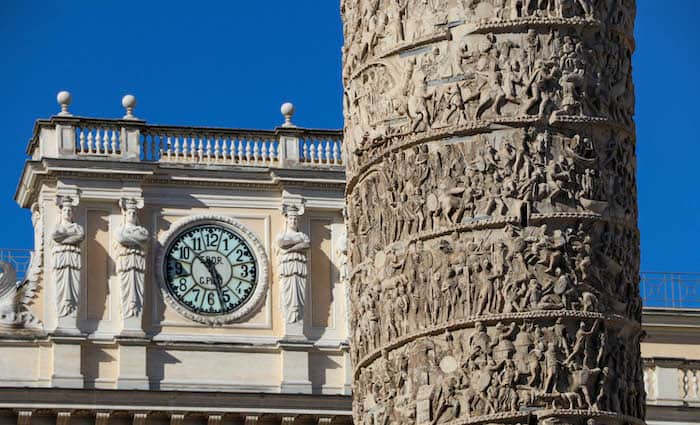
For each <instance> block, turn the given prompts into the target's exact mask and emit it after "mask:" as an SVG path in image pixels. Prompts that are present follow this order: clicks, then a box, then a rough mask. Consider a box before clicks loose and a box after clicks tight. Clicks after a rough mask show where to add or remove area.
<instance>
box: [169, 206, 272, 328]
mask: <svg viewBox="0 0 700 425" xmlns="http://www.w3.org/2000/svg"><path fill="white" fill-rule="evenodd" d="M161 247H162V249H161V251H160V253H159V256H158V257H159V258H158V261H159V272H160V273H159V280H160V284H161V292H162V294H163V297H164V298H165V300H166V302H168V304H169V305H170V306H171V307H173V308H174V309H175V310H176V311H177V312H178V313H180V314H181V315H183V316H185V317H186V318H188V319H191V320H194V321H197V322H201V323H206V324H210V325H221V324H225V323H230V322H233V321H235V320H237V319H241V318H242V317H244V316H246V315H247V314H249V313H251V312H252V310H254V309H255V308H256V307H257V306H258V305H259V303H260V301H261V300H262V299H263V298H264V296H265V292H266V290H267V269H268V266H267V256H266V254H265V249H264V248H263V246H262V244H261V243H260V241H259V240H258V239H257V237H255V235H254V234H253V233H252V232H251V231H250V230H248V229H247V228H246V227H245V226H243V225H242V224H241V223H239V222H238V221H236V220H233V219H231V218H228V217H223V216H209V215H199V216H192V217H188V218H186V219H184V220H181V221H179V222H177V223H176V224H175V225H174V226H173V228H172V229H170V231H169V232H168V233H167V234H166V235H165V236H164V237H163V243H162V244H161Z"/></svg>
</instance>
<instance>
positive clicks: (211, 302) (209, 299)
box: [207, 292, 216, 305]
mask: <svg viewBox="0 0 700 425" xmlns="http://www.w3.org/2000/svg"><path fill="white" fill-rule="evenodd" d="M214 301H216V300H215V299H214V293H213V292H210V293H208V294H207V303H209V305H214Z"/></svg>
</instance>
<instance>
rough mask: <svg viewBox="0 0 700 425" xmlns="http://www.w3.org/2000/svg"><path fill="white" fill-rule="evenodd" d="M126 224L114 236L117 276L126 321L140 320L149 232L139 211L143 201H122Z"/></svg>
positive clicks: (124, 222) (122, 224)
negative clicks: (130, 318)
mask: <svg viewBox="0 0 700 425" xmlns="http://www.w3.org/2000/svg"><path fill="white" fill-rule="evenodd" d="M119 206H120V207H121V210H122V223H121V225H120V226H119V227H118V228H117V229H116V231H115V232H114V239H115V241H116V242H117V245H118V247H117V248H118V250H117V274H118V275H119V282H120V288H121V300H122V315H123V317H124V318H128V317H134V316H140V315H141V312H142V311H143V288H144V276H145V274H146V245H147V243H148V238H149V234H148V230H146V228H145V227H143V226H141V225H139V220H138V209H139V208H141V207H143V201H138V200H136V199H122V200H120V201H119Z"/></svg>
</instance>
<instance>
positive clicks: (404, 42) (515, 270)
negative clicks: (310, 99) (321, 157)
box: [341, 0, 645, 425]
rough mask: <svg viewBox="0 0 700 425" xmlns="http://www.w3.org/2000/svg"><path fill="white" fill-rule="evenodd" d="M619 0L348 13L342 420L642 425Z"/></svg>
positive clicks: (629, 24)
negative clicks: (347, 386) (350, 416)
mask: <svg viewBox="0 0 700 425" xmlns="http://www.w3.org/2000/svg"><path fill="white" fill-rule="evenodd" d="M635 9H636V5H635V2H634V0H345V1H343V2H342V3H341V12H342V15H343V23H344V36H345V45H344V48H343V55H344V63H343V81H344V90H345V93H344V94H345V98H344V102H345V105H344V107H345V149H346V152H345V158H346V161H347V167H348V170H347V177H348V183H347V203H348V216H349V217H348V240H349V255H350V266H351V268H352V271H351V277H350V279H351V289H350V292H351V294H350V298H351V304H352V314H351V321H352V323H351V325H352V335H351V346H352V350H351V351H352V359H353V367H354V371H353V377H354V395H355V398H354V406H353V410H354V417H355V423H358V424H382V425H387V424H402V425H403V424H451V423H454V424H467V423H474V424H476V423H484V424H516V423H517V424H525V423H538V422H541V423H547V424H559V423H564V424H577V425H593V424H598V423H604V424H623V423H624V424H627V423H629V424H640V423H643V418H644V414H645V412H644V398H645V394H644V385H643V374H642V364H641V359H640V337H641V329H640V320H641V299H640V294H639V233H638V229H637V189H636V177H635V171H636V170H635V168H636V162H635V142H636V140H635V127H634V122H633V114H634V86H633V83H632V78H631V56H632V52H633V50H634V39H633V35H632V34H633V27H634V18H635Z"/></svg>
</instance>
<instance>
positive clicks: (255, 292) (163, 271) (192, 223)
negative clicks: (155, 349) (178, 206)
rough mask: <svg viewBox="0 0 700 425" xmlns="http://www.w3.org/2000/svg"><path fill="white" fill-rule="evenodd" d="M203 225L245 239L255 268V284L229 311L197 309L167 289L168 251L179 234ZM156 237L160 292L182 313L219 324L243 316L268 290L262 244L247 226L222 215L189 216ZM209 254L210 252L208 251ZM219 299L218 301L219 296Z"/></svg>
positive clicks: (249, 312) (167, 301) (168, 285)
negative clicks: (157, 242) (157, 238)
mask: <svg viewBox="0 0 700 425" xmlns="http://www.w3.org/2000/svg"><path fill="white" fill-rule="evenodd" d="M205 226H210V227H211V226H213V227H220V228H223V229H225V230H226V231H228V232H231V233H233V234H234V235H235V236H237V237H238V238H240V239H241V240H242V241H243V242H244V243H245V245H246V246H247V247H248V248H249V250H250V252H251V254H252V257H253V262H254V264H255V270H256V272H257V273H256V282H255V286H254V288H253V289H252V290H251V292H250V293H249V294H247V296H246V297H245V299H244V300H243V301H242V302H241V304H240V305H238V306H237V307H235V308H234V309H233V310H232V311H228V312H218V313H217V312H205V311H197V309H194V308H193V307H192V306H191V305H186V304H187V303H186V302H185V301H183V300H181V299H180V298H179V297H178V296H177V295H176V294H174V293H173V292H172V291H171V289H170V284H169V281H168V269H167V267H168V265H167V264H166V263H167V262H168V261H169V258H168V253H169V251H171V247H173V245H174V244H175V243H177V242H178V241H179V240H180V239H181V238H183V237H184V236H186V235H187V233H188V232H191V231H193V230H196V229H198V228H204V227H205ZM159 239H160V244H159V247H158V248H159V249H158V256H157V260H156V276H157V280H158V284H159V287H160V292H161V294H162V297H163V299H164V300H165V302H166V303H167V305H168V306H170V307H171V308H172V309H173V310H175V311H176V312H177V313H178V314H180V315H181V316H183V317H185V318H187V319H189V320H192V321H195V322H199V323H203V324H207V325H210V326H222V325H225V324H229V323H233V322H238V321H241V320H242V319H244V318H246V317H247V316H248V315H250V314H251V313H253V312H254V311H255V310H257V308H258V307H259V305H260V304H261V303H262V301H263V300H264V299H265V296H266V294H267V291H268V269H269V265H268V259H267V253H266V251H265V248H264V246H263V245H262V243H261V242H260V240H259V239H258V238H257V237H256V236H255V234H253V232H251V231H250V230H249V229H248V228H247V227H246V226H244V225H243V224H241V223H240V222H238V221H237V220H235V219H233V218H230V217H226V216H222V215H194V216H189V217H187V218H184V219H181V220H178V221H177V222H175V223H174V224H173V225H172V226H171V228H170V229H169V230H168V231H167V232H166V233H165V234H164V235H163V236H162V237H161V238H159ZM203 251H206V250H203ZM193 255H194V254H193ZM208 257H213V256H212V255H209V256H208ZM195 261H197V260H195V259H193V260H192V263H193V264H194V262H195ZM201 268H202V265H200V266H199V269H201ZM190 274H191V275H192V278H193V279H194V274H195V273H194V272H193V270H192V269H190ZM201 278H202V277H200V279H201ZM191 280H192V279H191ZM224 283H225V282H224ZM205 284H206V285H213V283H211V282H206V283H205ZM195 285H197V283H196V282H194V283H193V286H195ZM210 291H211V289H210ZM217 295H219V296H221V293H218V294H217ZM205 296H206V294H203V295H202V297H205ZM219 301H221V299H220V298H219Z"/></svg>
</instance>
